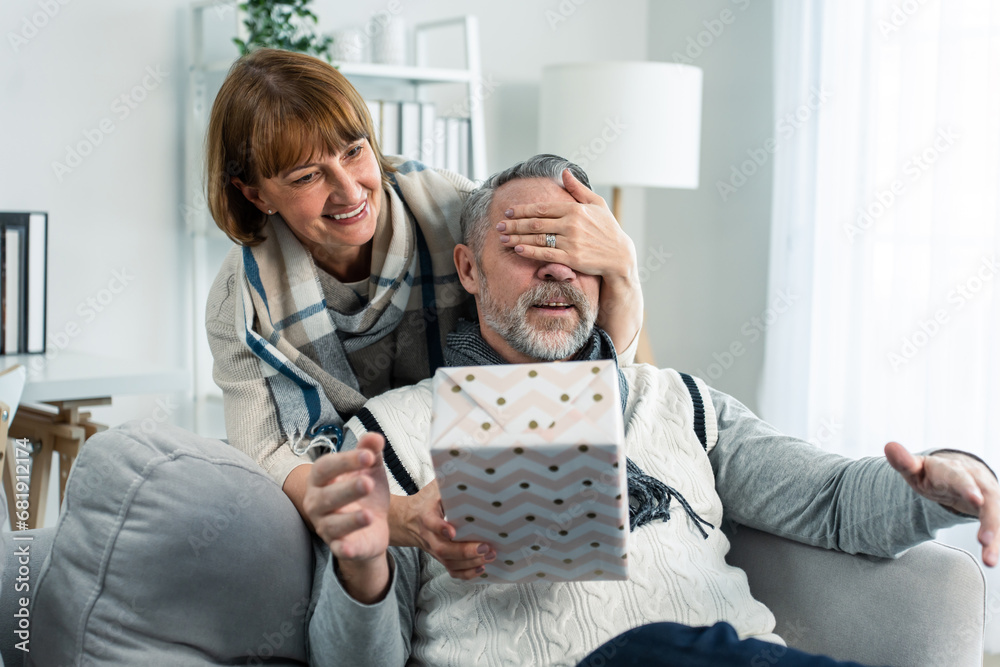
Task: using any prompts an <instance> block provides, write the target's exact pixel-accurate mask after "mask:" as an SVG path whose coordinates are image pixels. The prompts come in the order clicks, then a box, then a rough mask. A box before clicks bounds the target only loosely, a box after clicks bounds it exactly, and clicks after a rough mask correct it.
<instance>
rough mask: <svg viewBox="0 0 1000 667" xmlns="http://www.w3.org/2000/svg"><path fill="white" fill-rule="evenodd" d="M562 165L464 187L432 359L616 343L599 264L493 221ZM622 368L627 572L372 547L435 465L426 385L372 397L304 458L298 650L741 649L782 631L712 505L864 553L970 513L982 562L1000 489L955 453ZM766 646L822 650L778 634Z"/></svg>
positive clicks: (444, 653) (493, 357)
mask: <svg viewBox="0 0 1000 667" xmlns="http://www.w3.org/2000/svg"><path fill="white" fill-rule="evenodd" d="M564 169H568V170H569V171H570V172H572V173H573V175H575V176H576V178H577V179H578V180H579V181H580V182H582V183H584V184H586V183H587V178H586V175H585V174H584V173H583V172H582V170H580V169H579V167H577V166H576V165H573V164H571V163H568V162H566V161H565V160H563V159H561V158H558V157H555V156H536V157H534V158H532V159H530V160H527V161H525V162H523V163H520V164H518V165H515V166H514V167H512V168H510V169H508V170H506V171H504V172H501V173H499V174H496V175H494V176H492V177H491V178H490V179H488V180H487V181H486V183H485V184H484V185H483V186H482V187H481V188H480V189H479V190H478V191H476V192H475V193H474V194H473V195H472V196H471V197H470V198H469V200H468V201H467V203H466V206H465V209H464V212H463V216H462V224H463V230H464V236H465V244H463V245H459V246H457V247H456V248H455V264H456V266H457V268H458V274H459V276H460V279H461V281H462V284H463V286H464V287H465V288H466V289H467V290H468V291H469V292H470V293H471V294H473V295H474V296H475V299H476V305H477V308H478V313H479V321H478V323H469V322H465V323H462V324H461V325H460V326H459V328H458V330H457V331H455V332H453V333H452V334H451V336H450V337H449V339H448V343H449V346H448V350H447V351H446V361H447V362H448V364H449V365H485V364H504V363H523V362H536V361H555V360H567V359H586V360H592V359H615V351H614V347H613V346H612V345H611V342H610V339H609V338H608V336H607V335H606V334H604V332H603V331H601V330H600V329H599V328H595V327H594V321H595V317H596V313H595V308H596V304H597V303H598V296H599V291H600V281H599V279H598V278H596V277H594V276H589V275H585V274H581V273H577V272H575V271H573V270H571V269H569V268H568V267H567V266H565V265H564V264H561V263H560V262H559V259H560V254H559V252H560V251H559V250H558V238H557V239H556V244H555V246H556V247H555V249H551V250H550V251H549V253H548V255H547V256H541V257H528V256H526V255H525V254H524V253H520V252H518V251H517V250H516V248H513V249H512V248H508V247H504V246H502V245H501V243H499V242H498V239H497V236H498V235H499V234H501V233H503V234H505V235H507V236H511V237H512V238H514V239H515V241H516V240H517V237H516V236H514V233H515V232H516V231H522V230H515V229H513V226H512V223H511V222H510V221H509V218H511V217H516V218H519V219H520V218H527V220H525V221H523V223H522V224H525V225H530V223H531V220H530V218H532V217H533V216H536V215H539V214H540V212H539V211H537V209H536V207H535V204H536V202H553V201H560V200H561V201H566V202H567V203H569V202H572V201H575V199H574V197H573V196H571V194H570V193H569V192H568V191H567V189H565V188H567V187H576V185H575V184H573V182H572V179H570V178H566V177H565V176H564V175H563V172H564ZM564 185H565V187H564ZM575 194H576V199H580V197H581V194H580V193H579V192H576V193H575ZM583 196H587V195H583ZM589 196H593V195H592V194H591V195H589ZM546 213H548V214H551V211H549V212H546ZM542 214H545V213H542ZM498 222H499V224H498ZM508 245H510V244H508ZM619 384H620V387H621V389H622V410H623V415H624V422H625V425H626V427H625V434H626V438H625V454H626V455H627V457H628V486H629V497H630V501H631V502H630V510H631V524H632V533H631V536H630V539H629V554H628V556H629V579H628V580H626V581H612V582H598V581H584V582H571V583H554V582H546V583H541V582H539V583H532V584H525V585H520V584H519V585H476V584H474V583H470V582H468V581H463V580H462V579H464V578H472V577H475V576H477V575H478V574H479V573H481V572H482V566H481V565H477V563H476V562H475V561H470V565H471V566H472V567H470V568H469V569H468V570H466V571H464V572H463V573H462V576H461V577H460V578H455V577H452V576H450V575H449V574H448V571H447V570H446V569H445V568H444V566H443V565H441V563H439V562H438V561H436V560H435V559H434V558H431V557H429V556H428V555H427V554H426V553H423V552H420V551H418V550H415V549H412V548H392V549H389V548H388V526H387V521H386V516H387V511H388V497H389V492H390V486H392V487H393V488H394V489H395V490H396V492H397V493H398V492H401V491H402V490H404V489H411V490H413V489H416V488H424V487H425V486H427V485H430V484H432V483H433V481H434V472H433V466H432V464H431V461H430V454H429V449H428V442H429V437H430V415H431V384H430V381H429V380H428V381H424V382H422V383H420V384H418V385H416V386H414V387H408V388H404V389H399V390H396V391H393V392H389V393H388V394H384V395H383V396H381V397H378V398H376V399H373V400H372V401H370V402H369V404H368V405H367V408H366V411H363V412H362V413H361V414H360V417H361V418H360V419H359V418H355V419H352V420H351V421H350V422H349V423H348V426H349V428H350V431H351V433H353V434H354V437H356V438H357V440H358V446H357V448H356V449H355V450H354V451H351V452H343V453H339V454H331V455H328V456H326V457H323V458H321V459H319V460H318V461H317V462H316V465H315V466H314V467H313V471H312V474H311V481H310V488H309V491H308V493H307V499H306V508H307V511H308V513H309V516H310V518H311V519H312V521H313V523H314V525H315V526H316V528H317V532H318V534H319V535H320V536H321V537H323V539H324V540H325V541H326V542H327V543H328V544H329V546H330V549H331V552H332V557H331V564H330V567H329V568H328V570H327V573H326V576H325V579H324V581H323V584H322V590H321V593H320V599H319V603H318V607H317V610H316V613H315V615H314V617H313V619H312V623H311V626H310V643H311V649H312V654H313V658H314V660H315V661H316V662H317V663H322V662H323V661H324V660H327V661H329V662H331V663H333V662H336V663H338V664H339V663H343V664H352V665H363V664H372V665H380V666H385V665H394V664H399V665H402V664H404V663H406V662H407V660H412V661H414V662H415V663H418V664H428V665H440V666H446V665H455V666H465V665H473V664H476V665H577V664H581V660H582V661H583V663H582V664H589V662H588V661H590V660H594V659H599V660H600V661H602V662H603V663H604V664H616V663H615V661H616V660H619V661H622V662H621V664H633V663H631V662H627V660H633V659H642V660H643V661H644V663H645V664H696V665H701V664H705V665H708V664H712V665H728V664H748V661H749V660H750V659H752V657H753V656H754V655H761V654H762V653H761V651H762V650H763V649H764V648H765V647H767V646H769V644H767V643H765V642H780V641H781V640H780V638H779V637H777V636H776V635H774V634H773V630H774V623H775V621H774V617H773V615H772V614H771V613H770V611H769V610H768V609H767V608H766V607H765V606H764V605H763V604H761V603H760V602H758V601H757V600H755V599H754V598H753V596H752V595H751V593H750V589H749V587H748V585H747V580H746V576H745V575H744V573H743V572H742V571H740V570H738V569H737V568H734V567H731V566H729V565H727V564H726V562H725V555H726V553H727V551H728V549H729V543H728V541H727V539H726V537H725V536H724V535H723V534H722V531H721V530H720V529H719V527H720V524H721V522H722V517H723V508H725V511H726V514H727V517H729V518H731V519H732V520H733V521H736V522H738V523H742V524H745V525H748V526H753V527H755V528H759V529H762V530H766V531H770V532H773V533H776V534H778V535H782V536H785V537H789V538H792V539H795V540H798V541H801V542H805V543H808V544H813V545H819V546H823V547H827V548H831V549H841V550H844V551H847V552H851V553H867V554H873V555H879V556H892V555H895V554H898V553H899V552H901V551H903V550H905V549H907V548H909V547H912V546H914V545H916V544H918V543H920V542H922V541H924V540H926V539H929V538H931V537H932V536H933V534H934V533H935V531H936V530H937V529H939V528H943V527H946V526H951V525H954V524H956V523H959V522H961V521H971V520H973V519H974V517H977V516H978V517H979V518H980V520H981V523H982V527H981V529H980V534H979V538H980V541H981V543H982V544H983V561H984V562H985V563H986V564H987V565H990V566H993V565H995V564H996V562H997V557H998V550H1000V540H998V539H997V537H996V535H997V532H998V530H997V527H998V511H1000V500H998V497H1000V487H998V484H997V481H996V477H995V476H994V475H993V474H992V471H990V469H989V468H988V467H987V466H986V465H985V464H984V463H983V462H981V461H980V460H978V459H976V458H975V457H972V456H971V455H965V454H963V453H960V452H954V451H939V452H934V453H931V454H930V455H928V456H914V455H911V454H910V453H909V452H908V451H907V450H906V449H904V448H903V447H902V446H901V445H899V444H897V443H889V444H888V445H886V449H885V452H886V458H868V459H862V460H858V461H854V460H850V459H846V458H843V457H840V456H836V455H833V454H829V453H825V452H823V451H821V450H819V449H818V448H816V447H814V446H812V445H810V444H808V443H806V442H803V441H801V440H797V439H795V438H791V437H788V436H785V435H782V434H780V433H778V432H777V431H776V430H775V429H774V428H773V427H771V426H769V425H768V424H766V423H764V422H762V421H761V420H759V419H758V418H757V417H756V416H754V415H753V414H752V413H751V412H750V411H749V410H748V409H747V408H745V407H744V406H743V405H742V404H740V403H739V402H738V401H736V400H735V399H733V398H731V397H729V396H727V395H725V394H722V393H721V392H718V391H715V390H714V389H711V388H709V387H708V386H706V385H705V384H704V383H703V382H702V381H701V380H699V379H696V378H692V377H690V376H687V375H684V374H682V373H678V372H677V371H674V370H661V369H657V368H655V367H653V366H649V365H645V364H635V365H631V366H625V367H623V368H620V369H619ZM699 415H700V416H701V417H702V419H700V420H699V419H698V416H699ZM369 431H375V433H370V432H369ZM383 435H384V438H385V442H384V441H383ZM383 442H384V447H385V449H384V452H385V458H386V459H388V460H390V461H391V463H392V465H391V466H389V467H388V468H389V472H388V475H387V472H386V466H384V465H383ZM390 452H391V453H390ZM640 499H645V500H640ZM673 501H676V504H674V505H673V509H675V510H676V511H674V512H673V513H669V512H667V509H668V508H669V507H670V505H671V503H672V502H673ZM681 510H683V511H681ZM963 515H964V516H963ZM440 522H441V523H440V530H441V531H442V532H444V533H445V534H453V533H450V532H449V528H450V527H449V526H448V525H447V524H446V523H445V522H444V519H443V517H442V518H441V519H440ZM485 557H486V560H487V561H490V560H492V559H493V558H495V554H494V553H492V552H489V553H486V554H485ZM607 642H613V643H615V653H616V656H617V657H615V658H613V659H611V660H610V661H608V660H605V659H604V658H603V656H599V654H596V653H593V652H594V651H595V650H597V649H599V648H600V647H601V646H602V644H605V643H607ZM588 654H590V657H589V658H588ZM768 655H771V653H768ZM637 656H641V657H637ZM595 664H596V663H595ZM635 664H638V663H635ZM778 664H788V665H793V664H794V665H797V664H810V665H827V664H837V663H834V661H832V660H830V659H829V658H824V657H821V656H807V655H805V654H802V653H799V652H797V651H792V650H789V651H787V652H786V653H785V654H784V655H783V656H782V658H781V662H779V663H778Z"/></svg>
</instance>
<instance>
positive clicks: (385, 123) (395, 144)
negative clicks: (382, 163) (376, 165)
mask: <svg viewBox="0 0 1000 667" xmlns="http://www.w3.org/2000/svg"><path fill="white" fill-rule="evenodd" d="M400 115H401V114H400V113H399V102H386V101H383V102H382V154H383V155H399V151H400V149H401V144H400V141H399V118H400Z"/></svg>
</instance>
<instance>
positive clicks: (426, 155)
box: [420, 102, 437, 167]
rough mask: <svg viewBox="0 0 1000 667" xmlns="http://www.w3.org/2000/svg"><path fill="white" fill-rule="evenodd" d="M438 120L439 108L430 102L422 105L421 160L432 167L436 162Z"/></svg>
mask: <svg viewBox="0 0 1000 667" xmlns="http://www.w3.org/2000/svg"><path fill="white" fill-rule="evenodd" d="M436 121H437V109H435V108H434V105H433V104H431V103H430V102H424V103H423V104H421V105H420V161H421V162H423V163H424V164H426V165H430V166H431V167H434V166H437V165H436V164H435V163H434V158H435V155H434V148H435V146H436V143H435V139H434V128H435V123H436Z"/></svg>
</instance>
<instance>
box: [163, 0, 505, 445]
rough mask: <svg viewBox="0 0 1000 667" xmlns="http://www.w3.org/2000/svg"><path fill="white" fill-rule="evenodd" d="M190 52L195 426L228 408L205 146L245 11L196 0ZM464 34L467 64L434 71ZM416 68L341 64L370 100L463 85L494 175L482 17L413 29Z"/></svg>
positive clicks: (472, 132) (472, 144)
mask: <svg viewBox="0 0 1000 667" xmlns="http://www.w3.org/2000/svg"><path fill="white" fill-rule="evenodd" d="M190 31H191V32H190V34H191V40H190V52H189V70H188V81H187V101H186V105H185V120H184V141H185V145H184V190H185V193H184V196H185V200H184V203H183V204H182V205H181V211H180V212H181V217H182V220H183V224H184V230H185V233H186V235H187V239H188V242H189V250H190V252H189V256H188V258H187V261H188V264H189V265H188V266H187V267H186V269H185V273H186V277H187V280H188V290H187V291H188V294H189V298H190V300H191V308H190V309H189V310H190V313H189V315H188V318H189V320H190V321H189V322H188V325H189V327H188V328H187V330H188V331H190V332H191V341H190V344H189V346H188V348H189V354H188V363H189V365H190V367H191V369H192V371H193V373H192V375H193V377H194V386H193V388H192V390H193V393H194V399H195V428H196V430H197V429H198V428H200V424H201V423H202V422H203V421H204V420H205V419H208V418H209V417H206V416H204V415H202V412H203V410H206V409H207V410H211V409H213V408H214V407H217V406H218V405H221V399H222V394H221V391H220V390H219V389H218V387H216V385H215V382H214V381H213V379H212V354H211V350H210V349H209V347H208V342H207V339H206V336H205V313H204V310H205V303H206V300H207V298H208V291H209V288H210V287H211V284H212V281H213V280H214V279H215V275H216V273H217V271H218V267H219V265H220V264H221V262H222V260H223V258H224V257H225V254H226V252H228V251H229V249H230V248H231V247H232V242H231V241H230V240H229V239H228V238H226V236H225V235H224V234H223V233H222V232H221V231H220V230H219V229H218V227H217V226H216V225H215V222H214V221H213V220H212V218H211V215H210V214H209V211H208V205H207V201H206V199H205V192H204V176H203V174H204V165H203V160H204V155H203V151H204V141H205V132H206V130H207V127H208V118H209V114H210V112H211V107H212V102H213V100H214V99H215V94H216V93H217V91H218V89H219V87H220V86H221V84H222V81H223V79H224V78H225V75H226V73H227V72H228V70H229V67H230V66H231V65H232V63H233V61H234V60H235V59H236V58H237V56H238V53H237V50H236V47H235V45H233V43H232V38H233V37H241V38H244V39H245V38H246V34H245V28H244V26H243V16H242V12H241V11H240V10H239V8H238V6H237V4H236V2H233V1H226V0H196V1H195V2H193V3H192V4H191V8H190ZM454 33H461V38H460V41H461V56H462V59H463V60H464V62H463V63H461V66H458V67H454V68H445V67H431V66H427V65H428V63H429V60H430V59H429V55H428V54H429V53H430V52H431V51H433V50H434V46H435V44H436V43H439V42H440V41H441V40H440V39H439V40H437V42H435V41H434V38H435V37H440V36H442V35H448V36H449V39H450V36H451V35H452V34H454ZM413 46H414V48H413V51H414V57H413V62H414V63H415V65H412V66H394V65H382V64H375V63H336V62H335V63H333V64H334V66H336V67H337V68H338V69H339V70H340V72H341V73H342V74H344V76H346V77H347V79H348V80H349V81H351V83H352V84H354V86H355V87H356V88H357V89H358V91H359V92H360V93H361V94H362V95H363V96H364V97H365V98H366V99H378V100H382V101H391V100H395V101H400V102H403V101H415V102H424V101H427V99H428V97H429V93H432V92H433V89H434V88H439V87H447V86H451V87H457V88H460V89H461V91H462V93H461V95H460V96H459V97H460V103H459V104H456V105H453V107H454V108H458V109H460V115H462V116H465V117H467V118H468V127H469V136H468V146H469V153H468V173H467V175H468V176H469V177H470V178H472V179H473V180H483V179H485V178H486V176H487V173H486V132H485V126H484V117H483V104H482V102H483V96H484V93H483V84H482V69H481V61H480V55H479V26H478V23H477V20H476V17H474V16H461V17H457V18H454V19H449V20H443V21H435V22H430V23H422V24H418V25H415V26H414V27H413Z"/></svg>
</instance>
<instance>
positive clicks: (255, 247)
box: [206, 49, 642, 569]
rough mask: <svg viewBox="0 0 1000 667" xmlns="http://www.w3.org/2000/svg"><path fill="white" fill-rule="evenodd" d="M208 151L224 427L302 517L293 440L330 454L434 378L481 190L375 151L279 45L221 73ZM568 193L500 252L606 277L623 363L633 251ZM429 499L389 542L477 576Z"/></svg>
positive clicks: (523, 219)
mask: <svg viewBox="0 0 1000 667" xmlns="http://www.w3.org/2000/svg"><path fill="white" fill-rule="evenodd" d="M206 154H207V155H206V161H207V187H208V202H209V207H210V209H211V212H212V215H213V217H214V218H215V221H216V224H218V225H219V227H220V228H221V229H222V230H223V231H224V232H225V233H226V234H227V235H228V236H229V238H231V239H232V240H233V241H234V242H235V243H236V244H237V246H236V247H234V248H233V249H232V250H231V251H230V252H229V254H228V255H227V256H226V259H225V261H224V262H223V265H222V268H221V269H220V271H219V274H218V277H217V278H216V280H215V282H214V284H213V285H212V288H211V291H210V293H209V297H208V305H207V308H206V327H207V331H208V339H209V344H210V346H211V349H212V354H213V356H214V359H215V366H214V377H215V381H216V383H217V384H218V385H219V387H220V388H221V389H222V391H223V397H224V404H225V415H226V431H227V434H228V437H229V441H230V443H231V444H233V445H234V446H236V447H237V448H239V449H240V450H242V451H244V452H245V453H247V454H248V455H249V456H250V457H251V458H253V459H254V460H255V461H257V463H258V464H259V465H260V466H261V467H262V468H264V470H266V471H267V472H268V473H269V474H270V475H271V477H272V478H274V479H275V480H276V481H277V482H278V483H279V484H281V485H282V489H283V490H284V491H285V493H286V494H287V495H288V497H289V498H290V499H291V500H292V502H293V503H294V504H295V506H296V507H297V508H298V509H299V512H300V513H301V514H302V515H303V516H305V512H304V511H303V505H302V503H303V497H304V494H305V489H306V481H307V479H308V476H309V474H310V468H311V465H309V464H310V463H311V458H309V457H308V456H302V455H300V454H299V453H297V451H296V450H297V449H298V451H301V449H300V448H299V447H298V446H299V445H301V444H304V443H308V442H310V441H311V440H312V439H313V438H314V437H316V436H318V435H327V436H328V437H329V438H330V440H331V441H332V442H333V443H334V445H335V446H337V445H338V444H339V439H340V437H341V433H342V431H341V430H340V427H341V426H342V425H343V424H344V422H345V421H346V420H347V419H349V418H350V417H351V416H353V415H354V414H356V413H357V412H358V411H359V410H360V409H361V408H362V407H363V406H364V404H365V401H366V400H367V399H368V398H371V397H373V396H377V395H378V394H380V393H382V392H384V391H386V390H388V389H391V388H395V387H399V386H404V385H407V384H413V383H416V382H418V381H420V380H422V379H425V378H427V377H430V376H431V375H432V374H433V372H434V370H435V369H436V368H437V367H438V366H440V365H442V364H443V361H442V347H443V345H444V343H445V336H446V335H447V334H448V333H449V332H450V331H451V330H452V328H453V327H454V325H455V324H456V323H457V321H458V319H459V318H460V317H468V318H470V319H474V318H472V317H471V316H472V311H471V308H473V306H472V301H471V299H470V298H469V297H468V295H467V294H466V293H465V291H464V290H463V289H462V287H461V284H460V283H459V282H458V278H457V275H456V272H455V266H454V263H453V259H452V250H453V248H454V246H455V244H456V243H458V242H460V240H461V238H462V234H461V230H460V228H459V214H460V212H461V208H462V204H463V202H464V200H465V198H466V196H467V195H468V194H469V193H470V192H471V191H472V190H473V189H474V187H475V185H474V184H473V183H472V182H470V181H469V180H467V179H465V178H463V177H461V176H459V175H457V174H454V173H450V172H447V171H437V170H433V169H429V168H427V167H425V166H424V165H422V164H420V163H418V162H413V161H405V160H403V159H401V158H395V157H389V156H385V155H383V154H382V152H381V151H380V149H379V146H378V142H377V140H376V137H375V135H374V132H373V127H372V121H371V118H370V117H369V114H368V108H367V105H366V104H365V102H364V100H363V99H362V98H361V96H360V95H359V94H358V93H357V91H356V90H355V89H354V88H353V87H352V86H351V84H350V83H349V82H348V81H347V80H346V79H345V78H344V77H343V76H342V75H341V74H340V73H339V72H337V70H336V69H334V68H333V67H331V66H330V65H328V64H326V63H324V62H322V61H320V60H318V59H316V58H313V57H311V56H306V55H302V54H296V53H290V52H287V51H278V50H273V49H261V50H258V51H256V52H253V53H251V54H249V55H247V56H245V57H243V58H241V59H240V60H238V61H237V62H236V63H235V64H234V65H233V66H232V68H231V69H230V71H229V74H228V76H227V77H226V80H225V82H224V83H223V85H222V88H221V89H220V91H219V94H218V96H217V98H216V100H215V103H214V105H213V107H212V113H211V119H210V122H209V128H208V137H207V145H206ZM565 182H566V187H567V189H568V190H569V191H570V193H572V194H573V195H574V198H575V199H576V200H577V203H576V204H554V203H553V204H551V205H540V206H536V207H534V208H533V209H531V210H525V211H517V212H516V215H515V212H513V211H508V212H507V214H506V216H507V217H506V218H505V219H504V220H498V221H497V223H498V229H501V231H505V232H506V234H505V236H503V237H501V241H502V242H503V244H504V245H505V246H507V247H508V248H510V249H511V251H512V252H518V253H522V254H524V255H525V256H527V257H533V258H538V257H541V258H548V259H551V260H552V261H555V262H559V263H562V264H566V265H568V266H571V267H573V268H574V269H576V270H579V271H581V272H584V273H589V274H594V275H600V276H601V277H602V279H603V287H602V292H601V301H600V307H601V312H602V314H604V320H603V321H602V322H601V325H602V326H603V328H604V329H605V330H606V331H607V332H608V333H609V334H610V335H611V338H612V340H613V341H614V343H615V345H616V347H618V349H619V350H623V351H624V352H623V357H625V358H626V359H629V358H631V357H633V356H634V348H635V345H634V342H635V341H636V339H637V334H638V330H639V327H640V325H641V320H642V293H641V290H640V288H639V281H638V270H637V267H636V259H635V248H634V246H633V244H632V242H631V240H629V238H628V236H627V235H625V234H624V233H623V232H622V230H621V228H620V227H619V225H618V224H617V222H616V221H615V219H614V217H613V216H612V215H611V212H610V211H609V210H608V207H607V205H606V204H605V203H604V201H603V200H602V199H601V198H599V197H597V196H595V195H594V194H593V193H592V192H591V191H590V190H588V189H587V188H586V187H585V186H584V185H582V184H581V183H579V182H578V181H576V180H575V179H574V178H573V177H572V176H571V175H569V172H568V171H567V172H566V175H565ZM500 225H502V226H503V227H500ZM552 235H554V237H555V248H551V247H548V246H549V245H551V243H549V244H547V243H546V241H547V240H549V241H550V240H551V239H552ZM434 492H435V490H434V489H429V490H427V491H426V492H423V491H422V492H421V494H418V495H417V496H415V497H413V498H412V499H398V500H397V501H394V504H393V508H392V512H391V514H392V516H391V520H390V526H391V528H392V541H393V543H394V544H399V545H413V546H420V547H423V548H424V549H425V550H427V551H429V552H430V553H432V554H433V555H434V556H435V557H437V558H438V559H439V560H442V562H444V563H445V564H446V565H448V566H449V569H452V565H451V564H450V563H461V564H462V565H463V566H464V567H469V566H470V565H472V564H473V563H474V562H475V559H476V558H479V556H478V554H477V551H476V550H477V548H478V547H479V545H478V544H475V543H452V542H451V541H450V538H451V537H452V536H453V533H451V532H449V528H448V526H447V524H445V523H444V522H443V518H442V517H441V516H440V509H439V504H438V502H437V497H436V496H435V495H434ZM457 568H458V566H457V565H456V569H457Z"/></svg>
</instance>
